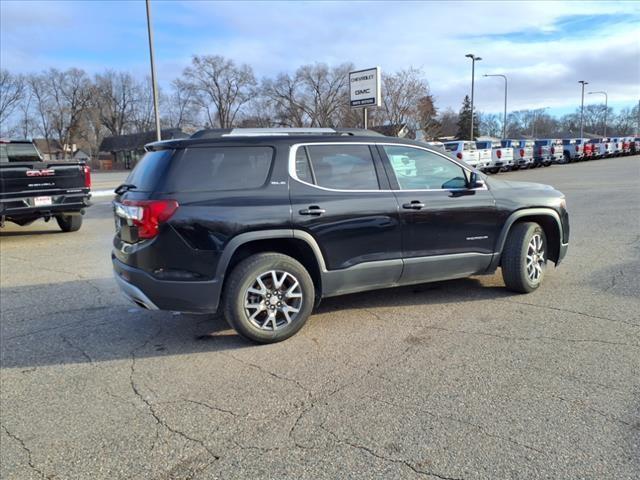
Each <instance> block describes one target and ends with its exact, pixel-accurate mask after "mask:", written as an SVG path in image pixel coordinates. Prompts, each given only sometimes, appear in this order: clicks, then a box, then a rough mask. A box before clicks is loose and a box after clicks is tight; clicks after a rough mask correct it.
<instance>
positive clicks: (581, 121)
mask: <svg viewBox="0 0 640 480" xmlns="http://www.w3.org/2000/svg"><path fill="white" fill-rule="evenodd" d="M578 83H581V84H582V102H581V103H580V138H584V86H585V85H589V82H585V81H584V80H578Z"/></svg>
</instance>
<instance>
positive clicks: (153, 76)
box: [147, 0, 162, 141]
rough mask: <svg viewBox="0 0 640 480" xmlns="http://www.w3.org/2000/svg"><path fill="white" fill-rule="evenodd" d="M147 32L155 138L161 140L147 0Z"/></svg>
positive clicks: (149, 11) (148, 3) (149, 7)
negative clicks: (154, 116)
mask: <svg viewBox="0 0 640 480" xmlns="http://www.w3.org/2000/svg"><path fill="white" fill-rule="evenodd" d="M147 33H148V34H149V58H150V60H151V89H152V90H153V110H154V112H155V115H156V139H157V140H158V141H160V140H162V137H161V135H160V112H159V111H158V86H157V85H156V64H155V62H154V61H153V28H152V27H151V4H150V0H147Z"/></svg>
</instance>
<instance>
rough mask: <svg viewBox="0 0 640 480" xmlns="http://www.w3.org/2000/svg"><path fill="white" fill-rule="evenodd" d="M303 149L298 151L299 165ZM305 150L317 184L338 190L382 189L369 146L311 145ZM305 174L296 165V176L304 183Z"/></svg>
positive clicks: (300, 148)
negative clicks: (299, 154) (299, 156)
mask: <svg viewBox="0 0 640 480" xmlns="http://www.w3.org/2000/svg"><path fill="white" fill-rule="evenodd" d="M302 148H303V147H299V148H298V150H297V152H296V165H297V164H298V162H297V156H298V155H297V154H298V152H300V150H302ZM304 148H305V149H306V152H307V154H308V156H309V161H310V164H311V167H310V168H311V172H313V177H314V179H315V184H316V185H318V186H320V187H325V188H332V189H336V190H378V189H379V188H380V185H379V184H378V176H377V175H376V169H375V166H374V164H373V157H372V156H371V150H369V146H368V145H347V144H345V145H308V146H307V147H304ZM301 173H302V174H303V175H304V173H303V172H301V171H299V170H298V168H297V166H296V174H297V175H298V178H300V179H301V180H302V177H301V176H300V175H301ZM305 181H307V182H308V180H305ZM309 183H311V182H309Z"/></svg>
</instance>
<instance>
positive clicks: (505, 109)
mask: <svg viewBox="0 0 640 480" xmlns="http://www.w3.org/2000/svg"><path fill="white" fill-rule="evenodd" d="M485 77H502V78H504V118H503V120H502V138H507V76H506V75H501V74H499V73H498V74H495V75H493V74H486V75H485Z"/></svg>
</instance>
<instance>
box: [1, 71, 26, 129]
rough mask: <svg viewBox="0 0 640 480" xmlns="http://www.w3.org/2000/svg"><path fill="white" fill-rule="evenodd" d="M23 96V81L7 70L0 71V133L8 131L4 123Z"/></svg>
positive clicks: (20, 77)
mask: <svg viewBox="0 0 640 480" xmlns="http://www.w3.org/2000/svg"><path fill="white" fill-rule="evenodd" d="M24 95H25V84H24V79H23V78H22V76H20V75H13V74H12V73H10V72H9V70H6V69H1V70H0V132H2V131H4V130H5V129H8V127H7V126H6V122H7V120H8V119H9V117H10V116H11V114H12V113H13V112H14V111H15V110H16V108H17V107H18V105H19V104H20V102H21V101H22V100H23V98H24Z"/></svg>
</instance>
